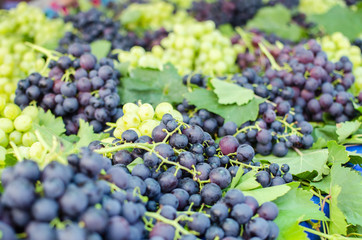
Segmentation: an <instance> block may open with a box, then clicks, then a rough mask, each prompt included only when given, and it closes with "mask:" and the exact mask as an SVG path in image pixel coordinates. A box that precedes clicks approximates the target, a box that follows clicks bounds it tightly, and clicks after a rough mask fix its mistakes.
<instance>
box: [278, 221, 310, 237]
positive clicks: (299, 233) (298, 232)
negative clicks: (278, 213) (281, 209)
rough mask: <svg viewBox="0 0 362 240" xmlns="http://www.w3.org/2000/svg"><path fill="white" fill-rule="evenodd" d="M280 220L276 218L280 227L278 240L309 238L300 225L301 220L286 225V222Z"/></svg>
mask: <svg viewBox="0 0 362 240" xmlns="http://www.w3.org/2000/svg"><path fill="white" fill-rule="evenodd" d="M278 220H279V219H278V218H277V219H276V220H275V223H276V224H277V225H278V227H279V236H278V240H295V239H298V240H309V238H308V236H307V234H306V233H305V232H304V230H303V228H302V227H301V226H300V225H299V221H295V222H291V223H290V224H288V225H286V224H284V223H279V222H278Z"/></svg>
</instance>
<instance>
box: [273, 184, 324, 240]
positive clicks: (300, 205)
mask: <svg viewBox="0 0 362 240" xmlns="http://www.w3.org/2000/svg"><path fill="white" fill-rule="evenodd" d="M288 185H289V186H290V190H289V191H288V193H287V194H285V195H284V196H282V197H279V198H278V199H276V200H274V203H275V204H276V205H277V206H278V209H279V215H278V217H277V218H276V219H275V220H274V221H275V223H276V224H277V225H278V227H279V231H280V235H279V237H278V239H299V238H295V236H294V235H292V236H293V237H294V238H290V237H289V236H288V234H290V231H293V232H294V231H295V232H297V234H298V235H300V236H303V238H302V239H305V238H304V237H305V236H304V234H302V233H301V231H300V229H301V228H300V227H297V226H296V222H297V223H299V222H301V221H305V220H309V219H316V220H327V218H326V217H325V216H324V214H323V213H322V212H321V211H319V210H318V208H319V206H318V205H317V204H315V203H313V202H312V201H311V200H310V199H311V198H312V196H313V194H312V193H310V192H308V191H305V190H303V189H301V188H299V184H298V183H291V184H288ZM291 229H292V230H291Z"/></svg>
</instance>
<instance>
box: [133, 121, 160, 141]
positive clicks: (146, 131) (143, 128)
mask: <svg viewBox="0 0 362 240" xmlns="http://www.w3.org/2000/svg"><path fill="white" fill-rule="evenodd" d="M159 124H160V121H157V120H153V119H148V120H146V121H144V122H142V123H141V124H140V126H139V127H138V130H139V131H140V133H141V136H143V135H146V136H149V137H152V131H153V129H154V128H155V127H157V126H158V125H159Z"/></svg>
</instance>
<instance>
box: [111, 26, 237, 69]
mask: <svg viewBox="0 0 362 240" xmlns="http://www.w3.org/2000/svg"><path fill="white" fill-rule="evenodd" d="M239 47H240V46H237V47H233V46H232V45H231V42H230V40H229V39H228V38H227V37H225V36H223V35H222V34H221V32H219V31H218V30H217V29H215V25H214V23H213V22H211V21H206V22H200V23H197V22H194V23H190V24H177V25H175V26H174V28H173V31H172V32H171V33H170V34H169V35H168V36H167V37H166V38H164V39H162V40H161V45H160V46H154V47H153V48H152V50H151V52H145V51H144V50H143V49H142V48H140V47H134V48H132V49H131V50H130V52H126V51H120V54H119V56H118V59H119V61H120V62H130V63H131V64H130V66H131V67H136V66H143V67H154V68H159V67H160V66H162V63H167V62H170V63H172V64H174V65H175V66H176V67H177V69H178V70H179V73H180V74H182V75H184V74H188V73H190V72H192V71H202V72H203V73H205V74H210V75H223V74H226V73H234V72H236V71H237V68H236V66H235V64H234V63H235V60H236V52H237V49H238V48H239Z"/></svg>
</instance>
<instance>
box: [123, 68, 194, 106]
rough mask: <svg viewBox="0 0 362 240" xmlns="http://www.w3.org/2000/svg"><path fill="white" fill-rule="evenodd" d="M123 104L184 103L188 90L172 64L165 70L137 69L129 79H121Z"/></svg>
mask: <svg viewBox="0 0 362 240" xmlns="http://www.w3.org/2000/svg"><path fill="white" fill-rule="evenodd" d="M121 81H122V87H121V88H120V89H119V90H120V92H121V94H120V95H121V98H122V103H127V102H136V101H138V100H141V101H143V102H147V103H151V104H154V105H157V104H159V103H161V102H170V103H178V102H182V100H183V94H184V93H186V92H187V88H186V87H185V86H184V85H183V84H182V79H181V76H180V75H179V74H178V73H177V70H176V68H175V67H174V66H173V65H172V64H166V65H164V67H163V70H162V71H160V70H157V69H150V68H136V69H134V70H132V71H131V73H130V76H129V77H125V78H122V79H121Z"/></svg>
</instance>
